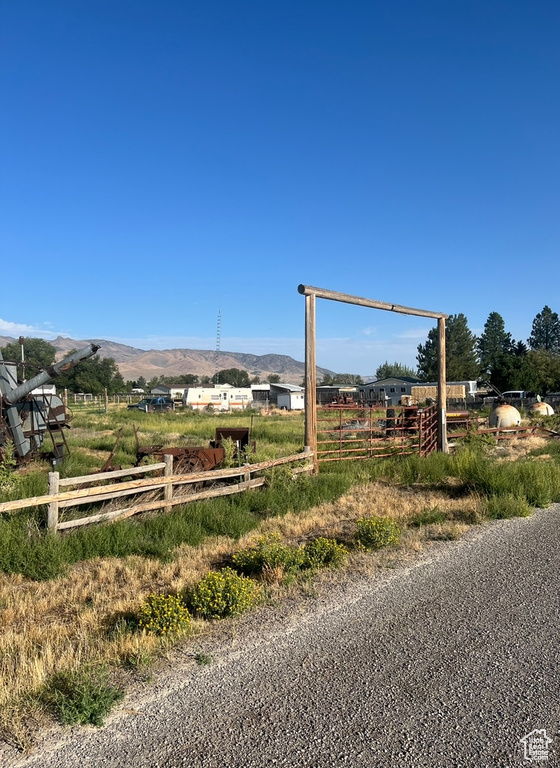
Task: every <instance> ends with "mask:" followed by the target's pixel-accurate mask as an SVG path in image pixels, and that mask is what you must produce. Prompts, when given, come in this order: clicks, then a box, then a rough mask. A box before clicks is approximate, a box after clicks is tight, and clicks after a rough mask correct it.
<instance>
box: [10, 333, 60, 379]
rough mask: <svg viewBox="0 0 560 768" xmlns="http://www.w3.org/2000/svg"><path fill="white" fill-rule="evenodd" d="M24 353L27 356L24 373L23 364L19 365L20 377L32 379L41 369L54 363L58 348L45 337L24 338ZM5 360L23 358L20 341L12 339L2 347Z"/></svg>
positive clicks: (16, 360)
mask: <svg viewBox="0 0 560 768" xmlns="http://www.w3.org/2000/svg"><path fill="white" fill-rule="evenodd" d="M23 354H24V358H25V369H24V375H22V366H21V365H18V374H19V376H20V379H24V378H25V379H32V378H33V376H36V375H37V374H38V373H40V372H41V371H44V370H45V369H46V368H48V367H49V366H50V365H52V364H53V363H54V360H55V357H56V349H55V348H54V347H53V345H52V344H49V342H48V341H45V340H44V339H24V341H23ZM2 356H3V358H4V360H11V361H13V362H19V361H20V360H21V346H20V344H19V342H18V341H12V342H10V343H9V344H6V346H5V347H4V348H3V349H2Z"/></svg>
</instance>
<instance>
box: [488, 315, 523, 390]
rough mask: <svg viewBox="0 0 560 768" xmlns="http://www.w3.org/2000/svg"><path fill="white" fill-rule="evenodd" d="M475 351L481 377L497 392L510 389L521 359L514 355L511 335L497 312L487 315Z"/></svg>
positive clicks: (513, 343)
mask: <svg viewBox="0 0 560 768" xmlns="http://www.w3.org/2000/svg"><path fill="white" fill-rule="evenodd" d="M477 349H478V355H479V361H480V369H481V371H480V373H481V375H482V376H484V377H485V378H486V379H488V381H490V383H491V384H493V385H494V386H495V387H496V388H497V389H499V390H502V391H503V390H505V389H511V388H512V386H513V385H512V384H511V381H512V379H513V377H514V374H515V372H516V371H517V370H518V369H519V367H520V364H521V358H520V356H519V355H517V354H516V351H515V342H514V341H513V339H512V337H511V333H507V331H506V329H505V324H504V320H503V317H502V316H501V315H500V314H499V313H498V312H491V313H490V314H489V315H488V319H487V321H486V324H485V325H484V331H483V333H482V335H481V336H480V338H479V339H478V341H477ZM520 351H521V350H520ZM525 351H526V350H525Z"/></svg>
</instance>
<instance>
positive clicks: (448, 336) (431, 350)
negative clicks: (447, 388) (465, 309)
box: [416, 312, 480, 381]
mask: <svg viewBox="0 0 560 768" xmlns="http://www.w3.org/2000/svg"><path fill="white" fill-rule="evenodd" d="M437 350H438V330H437V328H432V329H431V330H430V331H429V332H428V339H427V341H426V343H425V344H419V345H418V355H417V358H416V359H417V360H418V375H419V376H420V377H421V378H423V379H424V380H425V381H435V380H436V379H437V376H438V364H437V363H438V361H437ZM445 365H446V370H447V380H448V381H472V380H474V379H477V378H478V374H479V370H480V367H479V364H478V360H477V354H476V336H475V335H474V334H473V333H472V332H471V330H470V329H469V326H468V321H467V318H466V317H465V315H464V314H463V313H462V312H461V313H459V314H458V315H450V316H449V318H448V319H447V322H446V324H445Z"/></svg>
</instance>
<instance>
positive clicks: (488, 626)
mask: <svg viewBox="0 0 560 768" xmlns="http://www.w3.org/2000/svg"><path fill="white" fill-rule="evenodd" d="M559 522H560V505H554V506H552V507H550V508H549V509H547V510H537V511H536V512H535V513H534V514H533V515H532V517H530V518H525V519H516V520H511V521H499V522H495V523H491V524H488V525H484V526H481V527H478V528H473V529H471V530H470V531H469V532H468V533H467V535H466V536H465V537H464V538H463V539H461V540H459V541H455V542H446V543H437V544H434V545H432V546H431V547H430V548H429V549H428V551H427V552H426V553H425V554H423V555H421V556H419V557H418V558H417V559H415V560H414V562H412V563H408V564H404V565H401V566H398V567H396V568H395V569H394V570H387V571H383V572H381V573H380V574H379V576H377V575H376V577H375V578H374V579H372V578H367V577H365V576H357V575H352V574H345V575H344V576H340V575H336V576H333V577H332V579H330V580H329V581H328V582H327V583H326V584H325V585H324V586H323V587H322V588H320V589H319V593H318V595H317V596H315V597H313V598H298V599H295V600H288V601H286V602H284V603H283V604H281V605H280V606H277V607H275V608H266V609H263V610H261V611H259V612H257V613H255V614H253V615H251V616H248V617H245V618H243V619H239V620H236V621H233V622H226V623H224V625H223V628H220V630H219V631H218V632H217V633H216V635H215V636H209V637H207V638H203V639H202V640H201V642H200V643H199V644H198V645H197V650H200V651H202V652H203V653H205V654H208V655H209V656H211V657H212V659H213V662H212V663H211V664H210V665H209V666H198V665H196V663H195V662H194V660H193V658H192V655H189V654H187V652H183V653H182V654H181V653H177V654H176V655H175V657H174V659H173V664H171V665H170V666H169V668H168V669H167V671H166V672H165V673H161V674H158V675H157V676H155V679H154V682H153V683H151V684H149V685H147V686H145V687H144V688H143V689H142V690H138V691H136V692H132V693H131V694H130V695H129V696H128V697H127V699H126V700H125V701H124V702H123V703H122V705H120V707H119V708H117V710H116V711H115V713H114V714H113V715H111V717H110V718H109V719H108V721H107V723H106V725H105V726H104V727H103V728H100V729H93V728H75V729H70V730H66V731H63V730H62V729H60V730H57V731H54V732H51V733H50V734H48V735H47V736H46V737H45V738H44V739H43V740H42V741H41V742H40V743H39V745H38V747H37V749H36V750H35V752H34V754H32V755H31V756H29V757H26V758H21V757H19V756H18V755H17V753H15V752H9V751H5V752H3V753H2V755H0V765H2V766H14V768H15V767H16V766H17V768H39V767H40V768H77V767H78V766H80V767H83V766H93V767H94V768H112V767H113V766H115V768H116V766H119V767H120V766H135V768H155V767H156V766H162V767H163V766H165V767H166V768H179V766H192V767H193V768H199V767H200V768H214V767H216V768H218V767H221V766H224V767H226V766H227V767H228V768H253V766H254V768H263V767H264V766H286V768H288V767H290V768H292V767H295V766H317V768H320V767H322V766H325V767H326V766H329V768H331V767H332V766H346V765H348V766H353V768H357V767H358V766H378V765H379V766H428V767H429V768H439V767H440V766H477V768H478V767H479V766H480V767H483V766H492V767H494V766H499V767H500V768H501V767H502V766H521V765H523V764H525V765H526V764H527V762H526V761H525V760H524V759H523V746H522V744H521V743H520V739H521V738H522V737H523V736H525V735H526V734H528V733H530V732H531V731H532V730H533V729H543V728H544V729H546V734H547V736H548V737H549V738H551V739H552V740H553V741H552V742H551V743H550V754H549V759H548V762H547V763H546V765H548V766H554V765H560V763H559V762H558V754H559V753H560V676H559V674H558V661H559V656H560V652H559V647H560V646H559V634H560V623H559V617H560V589H559V586H560V585H559V575H558V574H559V572H560V546H559V537H558V524H559Z"/></svg>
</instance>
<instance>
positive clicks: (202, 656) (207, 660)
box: [194, 651, 212, 667]
mask: <svg viewBox="0 0 560 768" xmlns="http://www.w3.org/2000/svg"><path fill="white" fill-rule="evenodd" d="M194 660H195V661H196V663H197V664H198V666H199V667H206V666H208V664H211V663H212V656H209V655H208V654H207V653H202V651H199V652H198V653H195V655H194Z"/></svg>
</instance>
